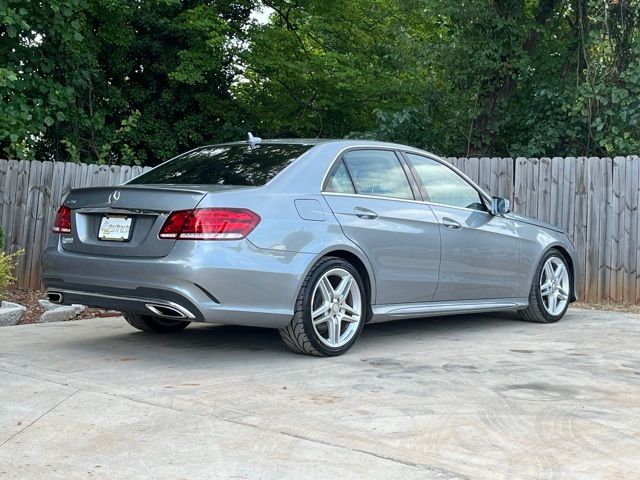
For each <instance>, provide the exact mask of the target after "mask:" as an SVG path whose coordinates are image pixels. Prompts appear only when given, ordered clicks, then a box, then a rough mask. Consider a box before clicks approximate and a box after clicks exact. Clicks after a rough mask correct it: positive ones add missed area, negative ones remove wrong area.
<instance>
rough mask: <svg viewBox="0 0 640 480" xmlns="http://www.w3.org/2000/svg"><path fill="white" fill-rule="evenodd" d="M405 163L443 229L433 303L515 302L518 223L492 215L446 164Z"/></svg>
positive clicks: (416, 158)
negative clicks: (510, 300)
mask: <svg viewBox="0 0 640 480" xmlns="http://www.w3.org/2000/svg"><path fill="white" fill-rule="evenodd" d="M405 157H406V159H407V161H408V163H409V165H410V168H411V170H412V172H413V173H414V175H415V176H416V180H417V182H418V185H419V186H420V187H421V191H422V193H423V195H425V196H426V200H427V201H428V207H429V208H430V209H431V211H432V212H433V213H434V214H435V216H436V217H437V219H438V223H439V224H440V235H441V240H442V260H441V262H440V276H439V281H438V288H437V290H436V293H435V295H434V301H445V300H475V299H491V298H510V297H513V296H514V294H515V286H516V281H517V278H518V269H519V263H520V242H519V239H518V236H517V234H516V228H515V224H514V222H513V220H511V219H509V218H506V217H504V216H502V215H492V214H491V213H489V211H488V209H487V207H486V203H485V201H483V199H482V196H481V194H480V193H479V191H478V190H477V189H476V187H474V186H473V185H472V184H470V183H469V182H468V181H467V180H466V179H465V178H464V177H462V176H461V175H459V174H458V173H457V172H456V171H454V170H453V169H452V168H450V167H449V166H448V165H446V164H445V163H443V162H441V161H438V160H436V159H434V158H430V157H426V156H422V155H416V154H413V153H405Z"/></svg>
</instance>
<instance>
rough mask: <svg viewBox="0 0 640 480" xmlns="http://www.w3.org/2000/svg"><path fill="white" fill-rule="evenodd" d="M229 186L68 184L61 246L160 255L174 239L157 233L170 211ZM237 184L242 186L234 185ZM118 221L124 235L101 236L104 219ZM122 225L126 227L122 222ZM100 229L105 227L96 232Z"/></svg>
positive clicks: (83, 250)
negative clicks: (68, 223) (67, 227)
mask: <svg viewBox="0 0 640 480" xmlns="http://www.w3.org/2000/svg"><path fill="white" fill-rule="evenodd" d="M233 188H234V187H231V186H220V187H217V186H209V185H207V186H204V185H121V186H117V187H97V188H85V189H79V190H73V191H72V192H71V193H70V194H69V196H68V197H67V199H66V200H65V205H66V206H68V207H69V208H71V209H72V232H71V233H70V234H63V235H62V248H63V249H64V250H66V251H69V252H77V253H86V254H91V255H111V256H119V257H150V258H153V257H164V256H166V255H168V254H169V252H170V251H171V249H172V248H173V245H174V244H175V240H171V239H160V238H158V233H159V231H160V229H161V228H162V225H163V224H164V221H165V220H166V218H167V217H168V216H169V214H170V213H171V212H172V211H176V210H189V209H193V208H195V207H196V206H197V205H198V204H199V203H200V202H201V201H202V199H203V198H204V197H205V196H206V195H208V194H212V193H215V192H217V191H225V190H230V189H233ZM239 188H241V187H239ZM105 217H108V218H109V221H111V222H113V221H114V220H113V219H114V218H115V219H117V220H116V221H120V219H121V220H122V221H123V223H124V224H129V226H128V230H129V233H128V238H127V239H124V240H106V239H104V238H103V239H101V238H100V236H99V232H100V230H101V225H104V224H103V219H105ZM125 228H127V227H125ZM101 235H102V236H103V237H104V235H105V233H104V230H103V232H102V234H101Z"/></svg>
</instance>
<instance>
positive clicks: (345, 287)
mask: <svg viewBox="0 0 640 480" xmlns="http://www.w3.org/2000/svg"><path fill="white" fill-rule="evenodd" d="M352 283H353V277H352V276H351V275H348V276H346V277H344V278H343V279H342V280H341V281H340V283H339V284H338V286H337V287H336V289H335V293H336V295H337V296H338V298H340V299H344V298H346V297H347V295H348V294H349V290H351V284H352Z"/></svg>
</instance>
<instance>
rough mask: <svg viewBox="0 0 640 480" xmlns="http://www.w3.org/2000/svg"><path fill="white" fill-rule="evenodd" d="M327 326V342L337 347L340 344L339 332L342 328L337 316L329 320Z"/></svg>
mask: <svg viewBox="0 0 640 480" xmlns="http://www.w3.org/2000/svg"><path fill="white" fill-rule="evenodd" d="M327 325H328V326H329V328H328V333H329V338H328V339H327V340H329V342H330V343H331V344H333V345H338V344H339V343H340V330H341V327H342V322H341V321H340V319H339V318H338V317H337V316H334V317H332V318H331V320H330V321H329V322H328V323H327Z"/></svg>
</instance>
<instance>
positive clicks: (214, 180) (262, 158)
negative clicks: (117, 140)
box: [129, 144, 313, 186]
mask: <svg viewBox="0 0 640 480" xmlns="http://www.w3.org/2000/svg"><path fill="white" fill-rule="evenodd" d="M312 146H313V145H304V144H284V145H279V144H263V145H256V146H255V147H254V148H251V147H249V146H248V145H222V146H221V145H218V146H213V147H203V148H199V149H197V150H194V151H192V152H188V153H185V154H184V155H180V156H178V157H176V158H174V159H173V160H171V161H170V162H166V163H164V164H163V165H160V166H158V167H156V168H154V169H153V170H151V171H149V172H147V173H144V174H142V175H140V176H139V177H137V178H135V179H133V180H131V181H130V182H129V184H134V185H135V184H138V185H139V184H191V185H249V186H260V185H264V184H265V183H267V182H268V181H269V180H271V179H272V178H273V177H275V176H276V175H277V174H278V173H280V172H281V171H282V170H283V169H284V168H285V167H286V166H287V165H289V164H290V163H291V162H293V161H294V160H295V159H296V158H298V157H299V156H300V155H302V154H303V153H304V152H306V151H307V150H309V149H310V148H311V147H312Z"/></svg>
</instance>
